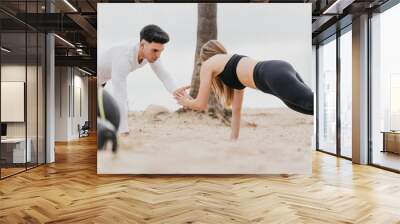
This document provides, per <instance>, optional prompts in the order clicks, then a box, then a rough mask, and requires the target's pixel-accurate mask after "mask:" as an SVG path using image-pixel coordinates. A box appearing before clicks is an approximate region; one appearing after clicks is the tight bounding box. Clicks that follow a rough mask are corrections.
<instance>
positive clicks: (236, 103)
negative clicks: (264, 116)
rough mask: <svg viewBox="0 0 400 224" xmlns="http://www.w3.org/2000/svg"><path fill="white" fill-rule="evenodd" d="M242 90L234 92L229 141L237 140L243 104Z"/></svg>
mask: <svg viewBox="0 0 400 224" xmlns="http://www.w3.org/2000/svg"><path fill="white" fill-rule="evenodd" d="M243 93H244V90H236V89H235V90H234V93H233V101H232V121H231V129H232V132H231V139H232V140H237V139H238V138H239V129H240V115H241V110H242V103H243Z"/></svg>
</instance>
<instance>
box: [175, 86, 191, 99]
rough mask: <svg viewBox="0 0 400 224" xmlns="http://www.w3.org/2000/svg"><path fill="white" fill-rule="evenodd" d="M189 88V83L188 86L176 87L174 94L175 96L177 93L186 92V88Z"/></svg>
mask: <svg viewBox="0 0 400 224" xmlns="http://www.w3.org/2000/svg"><path fill="white" fill-rule="evenodd" d="M187 89H190V85H189V86H183V87H181V88H178V89H176V90H175V91H174V96H176V95H177V94H178V93H186V90H187Z"/></svg>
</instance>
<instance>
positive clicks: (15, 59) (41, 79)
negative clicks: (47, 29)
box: [0, 1, 46, 179]
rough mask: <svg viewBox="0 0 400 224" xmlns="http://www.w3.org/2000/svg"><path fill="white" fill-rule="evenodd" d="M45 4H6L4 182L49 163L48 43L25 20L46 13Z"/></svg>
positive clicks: (0, 28)
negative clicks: (28, 15) (10, 177)
mask: <svg viewBox="0 0 400 224" xmlns="http://www.w3.org/2000/svg"><path fill="white" fill-rule="evenodd" d="M43 4H44V1H2V2H1V3H0V46H1V57H0V68H1V69H0V71H1V73H0V82H1V86H0V90H1V91H0V92H1V99H0V101H1V105H0V111H1V115H0V121H1V136H2V137H1V144H0V178H1V179H3V178H5V177H8V176H11V175H14V174H16V173H19V172H23V171H25V170H27V169H30V168H33V167H36V166H38V165H40V164H43V163H45V156H46V155H45V116H46V115H45V92H46V85H45V72H46V69H45V64H46V62H45V60H46V51H45V45H46V39H45V34H44V33H42V32H40V31H39V30H36V29H35V28H33V27H31V26H29V25H28V24H26V23H24V22H23V21H22V20H20V19H19V18H21V16H24V15H26V12H28V13H38V12H42V11H43V7H42V6H43ZM3 6H6V7H7V8H10V7H11V8H14V9H15V10H16V11H14V12H9V11H7V10H5V9H4V8H3Z"/></svg>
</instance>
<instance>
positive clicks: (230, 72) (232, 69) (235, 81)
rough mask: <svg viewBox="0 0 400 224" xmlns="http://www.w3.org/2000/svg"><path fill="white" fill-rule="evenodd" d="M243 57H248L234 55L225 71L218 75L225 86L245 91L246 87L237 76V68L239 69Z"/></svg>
mask: <svg viewBox="0 0 400 224" xmlns="http://www.w3.org/2000/svg"><path fill="white" fill-rule="evenodd" d="M243 57H247V56H244V55H238V54H234V55H232V57H231V58H230V59H229V60H228V62H227V63H226V65H225V68H224V70H223V71H222V72H221V73H220V74H219V75H218V78H219V79H220V80H221V81H222V82H223V83H224V84H225V85H227V86H229V87H231V88H233V89H244V88H245V87H246V86H244V85H243V84H242V83H241V82H240V80H239V78H238V76H237V74H236V67H237V65H238V63H239V61H240V59H241V58H243Z"/></svg>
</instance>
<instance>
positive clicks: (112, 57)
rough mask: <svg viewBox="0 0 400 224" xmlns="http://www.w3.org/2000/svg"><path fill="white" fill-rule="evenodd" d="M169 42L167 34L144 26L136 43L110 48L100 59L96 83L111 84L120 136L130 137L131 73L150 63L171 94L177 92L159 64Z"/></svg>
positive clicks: (153, 26)
mask: <svg viewBox="0 0 400 224" xmlns="http://www.w3.org/2000/svg"><path fill="white" fill-rule="evenodd" d="M168 41H169V36H168V34H167V33H166V32H165V31H163V30H162V29H161V28H160V27H158V26H156V25H147V26H145V27H144V28H143V29H142V30H141V31H140V42H139V43H137V44H135V45H133V44H132V43H128V44H122V45H119V46H115V47H112V48H111V49H109V50H108V51H106V52H105V53H104V54H103V55H101V56H100V57H99V60H98V62H99V63H98V75H97V79H98V81H97V83H98V84H99V85H103V86H104V85H105V83H106V82H107V85H109V83H110V82H111V92H112V95H113V97H114V98H115V99H116V101H117V104H118V106H119V109H120V115H121V116H120V117H121V122H120V126H119V129H118V132H119V133H123V134H124V135H128V134H129V127H128V92H127V77H128V74H129V73H130V72H132V71H135V70H137V69H139V68H141V67H143V66H144V65H146V64H147V63H149V64H150V67H151V68H152V70H153V71H154V73H155V74H156V75H157V77H158V78H159V79H160V81H161V82H162V83H163V84H164V86H165V88H166V89H167V90H168V91H169V92H170V93H171V94H173V93H174V91H178V90H177V88H176V85H175V83H174V80H173V79H172V77H171V75H170V74H169V73H168V72H167V71H166V70H165V68H164V66H163V65H162V63H161V60H160V56H161V53H162V52H163V50H164V45H165V44H166V43H168Z"/></svg>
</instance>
